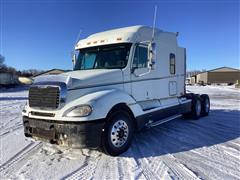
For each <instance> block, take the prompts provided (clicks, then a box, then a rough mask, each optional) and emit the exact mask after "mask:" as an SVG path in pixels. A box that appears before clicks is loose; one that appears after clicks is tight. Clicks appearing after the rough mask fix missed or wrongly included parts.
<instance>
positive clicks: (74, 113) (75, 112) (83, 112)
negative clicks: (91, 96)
mask: <svg viewBox="0 0 240 180" xmlns="http://www.w3.org/2000/svg"><path fill="white" fill-rule="evenodd" d="M91 112H92V107H91V106H89V105H81V106H75V107H73V108H71V109H69V110H68V111H66V113H64V114H65V115H64V116H66V117H84V116H89V115H90V114H91Z"/></svg>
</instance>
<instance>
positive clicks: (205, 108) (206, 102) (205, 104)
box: [200, 94, 210, 116]
mask: <svg viewBox="0 0 240 180" xmlns="http://www.w3.org/2000/svg"><path fill="white" fill-rule="evenodd" d="M200 98H201V105H202V110H201V116H208V114H209V111H210V99H209V96H208V95H207V94H202V95H201V96H200Z"/></svg>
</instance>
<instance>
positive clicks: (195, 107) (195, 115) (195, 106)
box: [191, 95, 202, 120]
mask: <svg viewBox="0 0 240 180" xmlns="http://www.w3.org/2000/svg"><path fill="white" fill-rule="evenodd" d="M201 111H202V104H201V99H200V97H199V96H197V95H195V96H193V97H192V109H191V118H192V119H195V120H197V119H199V118H200V116H201Z"/></svg>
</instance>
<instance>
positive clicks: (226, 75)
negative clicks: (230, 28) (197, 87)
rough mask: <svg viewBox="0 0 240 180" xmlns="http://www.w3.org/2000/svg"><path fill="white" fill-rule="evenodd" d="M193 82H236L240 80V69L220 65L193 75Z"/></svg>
mask: <svg viewBox="0 0 240 180" xmlns="http://www.w3.org/2000/svg"><path fill="white" fill-rule="evenodd" d="M190 81H191V84H195V83H200V84H223V83H224V84H235V83H237V81H240V70H239V69H234V68H230V67H220V68H216V69H212V70H209V71H206V72H202V73H199V74H196V75H193V76H191V80H190Z"/></svg>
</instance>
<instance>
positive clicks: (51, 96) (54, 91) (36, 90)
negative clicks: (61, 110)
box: [29, 86, 60, 109]
mask: <svg viewBox="0 0 240 180" xmlns="http://www.w3.org/2000/svg"><path fill="white" fill-rule="evenodd" d="M59 96H60V91H59V87H52V86H47V87H45V86H43V87H41V86H33V87H31V88H30V89H29V106H30V107H38V108H52V109H56V108H58V106H59V101H60V100H59V99H60V98H59Z"/></svg>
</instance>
